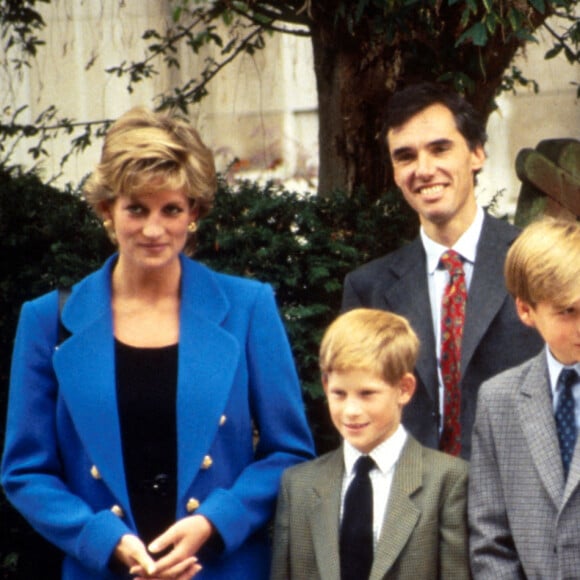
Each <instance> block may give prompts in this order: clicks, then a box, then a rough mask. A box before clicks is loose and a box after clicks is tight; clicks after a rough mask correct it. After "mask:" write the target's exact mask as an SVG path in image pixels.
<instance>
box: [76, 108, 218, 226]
mask: <svg viewBox="0 0 580 580" xmlns="http://www.w3.org/2000/svg"><path fill="white" fill-rule="evenodd" d="M216 187H217V181H216V171H215V164H214V157H213V154H212V152H211V151H210V150H209V149H208V148H207V147H206V146H205V145H204V143H203V142H202V140H201V138H200V136H199V134H198V133H197V131H196V130H195V129H194V128H193V127H191V125H190V124H189V123H188V122H187V121H185V120H184V119H181V118H179V117H176V116H171V115H168V114H164V113H154V112H153V111H150V110H149V109H147V108H145V107H135V108H133V109H131V110H130V111H128V112H127V113H125V114H124V115H122V116H121V117H119V119H118V120H117V121H116V122H115V123H113V125H111V127H110V128H109V130H108V131H107V134H106V136H105V143H104V145H103V150H102V154H101V160H100V162H99V164H98V165H97V167H96V169H95V171H94V172H93V174H92V175H91V176H90V177H89V179H88V180H87V182H86V184H85V186H84V196H85V198H86V200H87V202H88V203H89V205H91V207H92V208H93V209H94V210H95V211H96V213H97V214H98V215H102V213H103V209H105V207H106V203H107V202H109V201H113V200H115V199H116V198H117V197H119V196H124V195H129V196H130V195H136V194H139V193H142V192H150V193H155V192H156V191H161V190H166V189H169V190H183V191H184V192H185V194H186V195H187V196H188V197H189V198H190V199H191V200H192V204H194V205H195V207H196V208H197V211H198V215H199V217H204V216H205V215H206V214H207V213H208V212H209V210H210V209H211V207H212V204H213V199H214V195H215V190H216Z"/></svg>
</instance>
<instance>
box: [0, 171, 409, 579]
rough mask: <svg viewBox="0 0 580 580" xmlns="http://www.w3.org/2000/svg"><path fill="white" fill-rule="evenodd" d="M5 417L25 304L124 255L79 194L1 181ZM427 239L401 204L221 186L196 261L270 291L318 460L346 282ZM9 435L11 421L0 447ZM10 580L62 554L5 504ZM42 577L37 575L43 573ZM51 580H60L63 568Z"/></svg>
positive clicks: (389, 197) (1, 539)
mask: <svg viewBox="0 0 580 580" xmlns="http://www.w3.org/2000/svg"><path fill="white" fill-rule="evenodd" d="M0 184H1V185H0V240H1V241H0V243H1V250H2V251H1V252H0V300H1V303H2V304H1V305H2V308H1V310H0V353H1V355H0V417H4V414H5V406H6V396H7V389H8V374H9V360H10V353H11V351H12V341H13V338H14V333H15V329H16V323H17V318H18V313H19V310H20V306H21V304H22V302H24V301H25V300H28V299H30V298H33V297H35V296H38V295H40V294H42V293H44V292H47V291H49V290H52V289H54V288H56V287H58V286H64V285H70V284H72V283H73V282H75V281H77V280H79V279H81V278H82V277H83V276H85V275H86V274H87V273H89V272H91V271H93V270H95V269H96V268H98V267H99V266H100V265H101V264H102V262H103V261H104V260H105V259H106V257H107V256H108V255H110V253H111V251H112V250H113V248H112V246H111V245H110V243H109V241H108V239H107V237H106V235H105V234H104V232H103V229H102V227H101V225H100V223H99V222H98V220H97V219H96V217H95V216H94V215H93V214H92V212H91V211H90V210H89V209H88V207H87V206H86V205H85V203H84V202H83V201H82V200H81V199H80V198H79V196H78V195H77V194H76V193H75V192H74V191H72V190H68V189H67V190H65V191H59V190H57V189H55V188H53V187H50V186H47V185H45V184H43V183H42V182H41V180H40V179H39V178H38V177H36V176H34V175H30V174H27V175H15V174H13V173H12V174H10V173H8V172H6V171H3V170H1V169H0ZM416 232H417V218H416V216H415V214H414V213H413V212H412V211H411V210H410V209H409V208H408V206H407V205H406V204H405V203H404V202H403V201H402V200H401V197H400V195H399V194H398V193H395V192H387V193H386V194H385V195H383V196H382V197H381V198H380V199H378V200H377V201H375V202H372V203H370V202H369V200H368V197H367V196H366V195H365V194H364V192H358V193H355V194H353V195H351V196H348V195H346V194H343V193H340V192H337V193H335V194H334V195H332V196H330V197H318V196H312V197H305V196H303V195H299V194H296V193H293V192H289V191H285V190H284V189H283V188H281V187H279V186H275V185H273V184H266V185H257V184H256V183H253V182H245V183H242V184H241V185H240V186H238V187H236V189H235V190H234V189H232V188H231V187H229V186H228V185H226V184H225V183H224V182H222V183H220V186H219V191H218V194H217V196H216V203H215V207H214V209H213V211H212V212H211V213H210V215H209V216H208V217H206V218H205V219H204V220H203V221H202V223H201V224H200V228H199V231H198V246H197V251H196V254H195V258H196V259H198V260H200V261H201V262H204V263H205V264H207V265H208V266H210V267H211V268H214V269H215V270H218V271H222V272H228V273H232V274H237V275H242V276H248V277H253V278H256V279H259V280H262V281H265V282H269V283H270V284H272V286H273V287H274V288H275V290H276V294H277V301H278V305H279V307H280V310H281V314H282V316H283V319H284V321H285V324H286V328H287V331H288V335H289V338H290V342H291V344H292V348H293V352H294V357H295V360H296V365H297V369H298V373H299V376H300V379H301V382H302V386H303V393H304V400H305V404H306V411H307V414H308V418H309V422H310V425H311V427H312V430H313V433H314V436H315V440H316V445H317V449H318V451H319V453H322V452H324V451H326V450H328V449H329V448H332V447H334V446H335V445H336V443H337V439H336V436H335V435H334V431H333V429H332V427H331V425H330V421H329V419H328V414H327V412H326V405H325V403H324V399H323V397H321V394H322V390H321V386H320V381H319V373H318V362H317V355H318V345H319V343H320V338H321V336H322V333H323V332H324V329H325V328H326V326H328V324H329V323H330V322H331V320H332V319H333V318H334V317H335V316H336V315H337V314H338V312H339V310H340V303H341V296H342V283H343V279H344V276H345V275H346V273H347V272H349V271H350V270H352V269H353V268H355V267H356V266H358V265H360V264H362V263H364V262H367V261H369V260H371V259H373V258H375V257H377V256H380V255H383V254H385V253H386V252H389V251H391V250H393V249H395V248H396V247H398V246H400V245H401V244H403V243H405V241H406V240H408V239H411V238H412V237H414V236H415V235H416ZM3 429H4V424H3V422H2V420H0V445H2V442H3V435H4V433H3ZM0 521H1V522H2V525H1V526H0V578H4V579H8V578H10V579H16V578H22V579H30V578H37V577H38V578H41V577H42V578H45V579H49V580H50V578H51V576H50V574H52V572H49V570H50V569H51V566H47V562H54V561H55V560H54V559H55V554H54V551H53V550H51V548H50V546H48V544H46V543H45V542H43V541H42V540H40V539H39V538H38V536H36V535H35V534H33V533H32V531H31V530H30V529H29V528H28V526H27V524H25V523H24V521H23V520H22V518H21V517H20V516H19V515H18V514H16V512H15V511H14V510H12V508H11V507H10V506H9V505H8V503H7V502H6V500H5V499H4V497H3V496H1V495H0ZM35 567H36V568H35ZM52 568H53V569H54V570H55V572H54V575H53V576H52V578H55V579H56V578H58V577H59V575H58V573H57V572H56V568H57V566H56V564H54V566H52Z"/></svg>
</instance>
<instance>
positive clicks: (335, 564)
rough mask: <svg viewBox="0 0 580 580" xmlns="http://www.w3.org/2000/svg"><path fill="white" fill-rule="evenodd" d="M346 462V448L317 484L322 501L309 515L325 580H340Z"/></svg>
mask: <svg viewBox="0 0 580 580" xmlns="http://www.w3.org/2000/svg"><path fill="white" fill-rule="evenodd" d="M343 476H344V461H343V452H342V447H340V448H339V449H337V450H336V451H334V452H333V454H332V456H331V457H330V458H329V461H328V462H327V463H326V464H324V469H321V470H320V474H319V476H318V478H317V480H316V482H315V483H314V486H313V493H314V495H315V496H316V497H317V498H318V501H317V503H315V504H314V506H313V508H312V511H311V513H310V514H308V518H309V521H310V526H311V529H312V538H313V542H314V554H315V558H316V562H317V566H318V572H319V575H320V578H321V580H340V555H339V551H338V550H339V547H338V546H339V522H340V500H341V491H342V478H343Z"/></svg>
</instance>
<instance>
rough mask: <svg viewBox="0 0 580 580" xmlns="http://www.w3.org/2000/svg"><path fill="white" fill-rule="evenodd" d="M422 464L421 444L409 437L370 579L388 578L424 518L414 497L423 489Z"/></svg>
mask: <svg viewBox="0 0 580 580" xmlns="http://www.w3.org/2000/svg"><path fill="white" fill-rule="evenodd" d="M422 464H423V455H422V453H421V449H420V446H419V444H418V443H417V442H416V441H415V439H413V438H412V437H410V436H409V438H408V439H407V443H406V444H405V447H404V448H403V451H402V452H401V457H400V458H399V461H398V463H397V468H396V471H395V475H394V478H393V483H392V486H391V493H390V496H389V500H388V505H387V513H386V516H385V521H384V522H383V526H382V529H381V536H380V538H379V543H378V545H377V549H376V553H375V559H374V562H373V567H372V570H371V575H370V580H381V579H382V578H384V577H385V575H386V573H387V572H388V570H389V569H390V568H391V567H392V566H393V564H394V563H395V561H396V560H397V558H398V557H399V555H400V553H401V551H402V550H403V548H404V547H405V545H406V544H407V542H408V540H409V537H410V536H411V534H412V533H413V530H414V529H415V526H416V525H417V522H418V520H419V518H420V517H421V512H420V510H419V509H418V508H417V506H416V505H415V503H414V502H413V501H412V500H411V496H412V495H413V494H414V493H415V492H416V491H417V490H418V489H420V488H421V485H422V476H421V474H422Z"/></svg>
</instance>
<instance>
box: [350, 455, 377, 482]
mask: <svg viewBox="0 0 580 580" xmlns="http://www.w3.org/2000/svg"><path fill="white" fill-rule="evenodd" d="M375 466H376V463H375V461H374V459H373V458H372V457H370V455H361V457H359V458H358V459H357V460H356V463H355V464H354V472H355V475H356V476H357V477H358V476H359V475H360V476H365V475H368V473H369V471H370V470H371V469H372V468H373V467H375Z"/></svg>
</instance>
